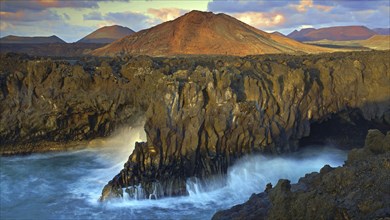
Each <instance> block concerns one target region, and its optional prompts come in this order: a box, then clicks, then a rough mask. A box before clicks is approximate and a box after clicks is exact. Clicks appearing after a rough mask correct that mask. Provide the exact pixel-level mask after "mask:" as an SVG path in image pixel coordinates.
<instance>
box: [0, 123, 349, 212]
mask: <svg viewBox="0 0 390 220" xmlns="http://www.w3.org/2000/svg"><path fill="white" fill-rule="evenodd" d="M142 140H145V134H144V132H143V129H142V126H140V127H134V128H126V129H123V130H122V131H121V132H118V133H117V134H116V135H115V136H114V137H112V138H109V139H105V140H101V141H97V145H101V146H100V147H94V148H88V149H85V150H79V151H72V152H61V153H45V154H33V155H30V156H15V157H0V165H1V166H0V168H1V170H0V171H1V173H0V186H1V187H0V196H1V197H0V219H202V220H203V219H210V218H211V217H212V215H213V214H214V213H215V212H216V211H218V210H221V209H226V208H229V207H231V206H233V205H236V204H240V203H243V202H245V201H246V200H248V198H249V197H250V195H251V194H252V193H259V192H262V191H263V190H264V188H265V185H266V184H267V183H269V182H271V183H272V184H273V185H275V184H276V183H277V181H278V179H280V178H287V179H290V180H291V181H292V182H297V181H298V179H299V177H301V176H304V174H305V173H309V172H313V171H317V172H318V171H319V169H320V168H321V167H323V166H324V165H325V164H329V165H331V166H340V165H342V164H343V162H344V160H345V159H346V152H344V151H341V150H337V149H335V148H330V147H316V148H313V149H311V150H305V151H303V152H299V153H295V154H292V155H290V156H283V157H265V156H261V155H252V156H248V157H245V158H242V159H241V160H240V161H238V162H236V163H235V165H234V166H232V167H231V168H230V169H229V171H228V173H227V175H226V176H223V177H221V176H220V177H215V178H211V179H210V180H206V182H205V183H203V184H199V183H198V182H196V181H192V182H190V181H188V182H187V190H188V193H189V195H188V196H182V197H175V198H161V199H158V200H133V199H129V198H123V199H122V198H121V199H117V200H113V201H110V202H105V203H100V202H98V199H99V196H100V194H101V190H102V188H103V186H104V185H105V184H106V183H107V182H108V181H109V180H110V179H112V177H113V176H114V175H115V174H117V173H118V172H119V171H120V170H121V169H122V168H123V164H124V163H125V161H126V160H127V158H128V156H129V155H130V153H131V151H132V150H133V145H134V142H135V141H142ZM314 149H315V150H314Z"/></svg>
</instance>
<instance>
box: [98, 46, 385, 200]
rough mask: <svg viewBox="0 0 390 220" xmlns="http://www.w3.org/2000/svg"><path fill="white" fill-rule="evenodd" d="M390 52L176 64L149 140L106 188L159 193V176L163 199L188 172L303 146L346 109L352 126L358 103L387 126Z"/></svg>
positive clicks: (150, 119) (151, 113)
mask: <svg viewBox="0 0 390 220" xmlns="http://www.w3.org/2000/svg"><path fill="white" fill-rule="evenodd" d="M387 53H388V52H386V53H372V52H371V53H347V54H331V55H321V56H301V57H294V56H272V57H246V58H242V59H241V58H232V59H229V58H226V59H215V60H214V61H213V63H211V64H208V65H205V64H203V65H200V64H198V65H197V66H196V67H195V68H194V69H184V70H182V69H181V70H177V71H176V72H174V73H173V74H172V75H168V76H166V77H165V78H164V80H159V81H158V82H157V88H158V89H157V90H158V91H159V94H160V95H159V96H157V97H156V98H155V99H153V102H152V103H150V105H149V108H148V110H147V112H146V124H145V131H146V133H147V143H138V144H136V147H135V150H134V152H133V153H132V154H131V155H130V157H129V160H128V161H127V162H126V164H125V167H124V169H123V170H122V171H121V172H120V173H119V174H118V175H116V176H115V177H114V179H113V180H112V181H110V182H109V184H108V186H106V187H108V188H110V187H111V188H113V189H118V188H122V187H128V186H138V185H139V184H140V185H142V187H143V189H144V190H145V192H146V194H151V193H152V191H153V188H152V187H151V186H152V184H153V183H156V182H158V183H159V185H160V186H161V187H162V189H163V190H162V192H163V195H160V196H164V195H177V194H182V193H185V191H186V189H185V180H186V179H187V178H189V177H198V178H200V179H203V178H206V177H208V176H211V175H214V174H219V173H222V174H223V173H226V170H227V168H228V166H229V165H231V164H232V163H233V162H234V161H235V160H236V159H237V158H239V157H241V156H242V155H245V154H250V153H254V152H263V153H264V152H266V153H282V152H289V151H294V150H296V149H297V148H298V141H299V140H300V139H301V138H303V137H305V136H309V134H310V124H311V123H314V122H317V123H321V122H323V121H326V120H328V119H330V118H332V117H335V115H337V114H339V117H342V118H344V119H343V120H344V121H345V123H347V124H348V123H351V124H353V123H354V122H353V121H352V120H351V119H350V117H349V114H348V112H351V111H352V110H353V111H354V112H356V111H357V112H358V113H359V115H361V117H362V118H363V119H364V120H365V121H374V122H376V123H379V124H381V125H383V126H384V128H383V129H384V130H388V129H389V124H390V123H389V120H388V116H389V113H390V112H389V101H390V93H389V92H388V91H390V81H389V80H390V77H389V66H388V62H387V61H386V59H387V58H386V55H388V54H387ZM373 85H375V86H373ZM355 127H359V125H356V124H355ZM346 138H352V137H346ZM353 138H356V139H361V141H363V140H364V136H363V137H359V136H356V137H353ZM360 146H361V145H360ZM172 189H174V190H172ZM114 191H117V190H114ZM106 192H107V191H106ZM167 192H169V193H167ZM118 195H119V194H118ZM104 199H105V195H103V197H102V200H104Z"/></svg>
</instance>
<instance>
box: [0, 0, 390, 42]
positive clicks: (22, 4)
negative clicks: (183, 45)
mask: <svg viewBox="0 0 390 220" xmlns="http://www.w3.org/2000/svg"><path fill="white" fill-rule="evenodd" d="M0 4H1V11H0V31H1V32H0V37H5V36H8V35H14V36H22V37H44V36H52V35H55V36H57V37H59V38H61V39H62V40H64V41H66V42H68V43H73V42H76V41H78V40H80V39H82V38H83V37H85V36H87V35H88V34H90V33H92V32H93V31H95V30H97V29H99V28H101V27H104V26H112V25H119V26H123V27H128V28H130V29H132V30H134V31H136V32H138V31H140V30H143V29H148V28H151V27H153V26H156V25H158V24H161V23H163V22H166V21H170V20H174V19H176V18H178V17H180V16H182V15H184V14H186V13H188V12H190V11H192V10H198V11H204V12H206V11H207V12H213V13H215V14H218V13H224V14H227V15H229V16H232V17H234V18H236V19H238V20H240V21H242V22H244V23H247V24H249V25H251V26H253V27H255V28H257V29H260V30H263V31H266V32H270V33H271V32H274V31H278V32H280V33H282V34H285V35H287V34H289V33H291V32H292V31H294V30H301V29H304V28H316V29H319V28H324V27H334V26H365V27H367V28H370V29H372V28H389V27H390V21H389V20H387V19H383V17H389V16H390V3H389V2H388V1H383V0H374V1H350V0H344V1H336V0H333V1H320V0H292V1H265V0H263V1H239V0H230V1H209V0H207V1H185V2H183V1H180V2H178V1H153V0H151V1H129V0H118V1H108V0H97V1H61V0H28V1H26V0H20V1H7V0H0ZM341 14H345V15H343V16H340V15H341ZM347 15H348V16H347ZM380 18H382V19H380Z"/></svg>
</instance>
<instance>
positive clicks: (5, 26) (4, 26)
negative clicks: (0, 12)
mask: <svg viewBox="0 0 390 220" xmlns="http://www.w3.org/2000/svg"><path fill="white" fill-rule="evenodd" d="M11 28H14V26H13V25H12V24H10V23H8V22H4V21H0V31H5V30H7V29H11Z"/></svg>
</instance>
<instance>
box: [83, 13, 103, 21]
mask: <svg viewBox="0 0 390 220" xmlns="http://www.w3.org/2000/svg"><path fill="white" fill-rule="evenodd" d="M83 19H84V20H85V21H88V20H96V21H100V20H103V16H102V14H101V13H100V12H97V11H93V12H91V13H88V14H85V15H83Z"/></svg>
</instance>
